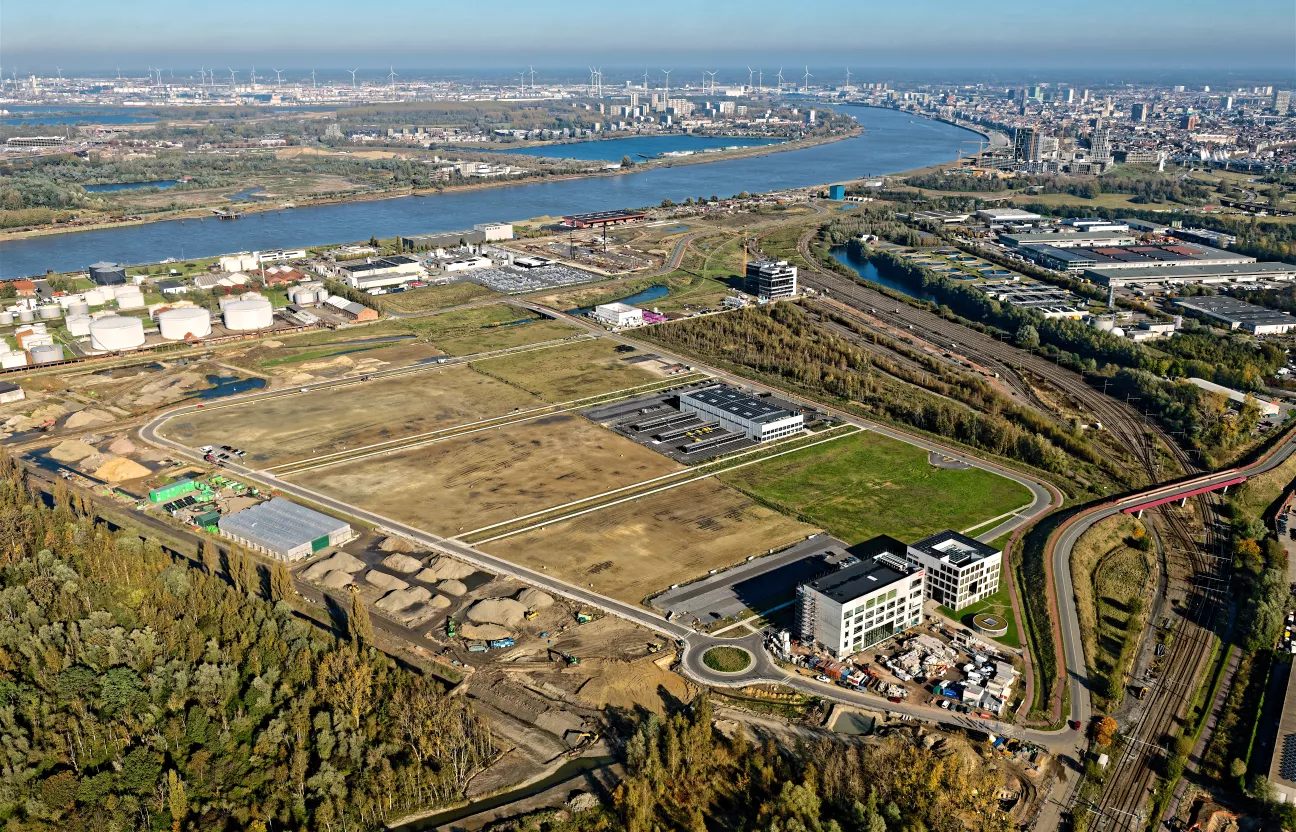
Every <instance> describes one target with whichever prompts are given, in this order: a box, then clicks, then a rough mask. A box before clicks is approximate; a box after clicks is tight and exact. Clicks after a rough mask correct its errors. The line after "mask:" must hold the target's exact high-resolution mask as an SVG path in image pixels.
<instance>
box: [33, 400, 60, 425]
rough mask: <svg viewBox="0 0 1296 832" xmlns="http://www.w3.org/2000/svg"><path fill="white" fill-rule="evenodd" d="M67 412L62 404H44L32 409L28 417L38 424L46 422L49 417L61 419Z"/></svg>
mask: <svg viewBox="0 0 1296 832" xmlns="http://www.w3.org/2000/svg"><path fill="white" fill-rule="evenodd" d="M67 414H68V410H67V408H66V407H63V406H62V405H59V404H46V405H42V406H40V407H38V408H36V409H35V410H33V411H32V412H31V416H30V417H28V418H30V419H31V420H32V421H33V422H35V423H36V424H38V425H39V424H40V423H41V422H48V421H49V420H50V419H61V418H63V417H64V416H66V415H67Z"/></svg>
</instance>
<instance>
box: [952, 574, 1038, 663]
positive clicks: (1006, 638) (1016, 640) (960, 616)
mask: <svg viewBox="0 0 1296 832" xmlns="http://www.w3.org/2000/svg"><path fill="white" fill-rule="evenodd" d="M939 609H940V611H941V614H942V615H944V616H946V617H947V618H952V619H953V620H955V621H958V622H961V623H962V624H963V626H965V627H967V628H968V629H969V630H971V629H972V619H973V618H974V617H975V616H978V615H980V614H981V613H983V612H988V613H992V614H994V615H999V616H1003V617H1004V618H1005V619H1007V621H1008V632H1006V633H1004V634H1003V636H1002V637H1001V638H996V639H991V640H992V641H997V642H999V643H1000V644H1003V645H1007V646H1008V647H1012V648H1018V647H1021V646H1022V645H1021V636H1019V635H1018V634H1017V616H1015V615H1013V608H1012V599H1011V598H1009V597H1008V588H1007V587H1002V588H1001V589H1000V590H999V591H998V592H996V593H995V594H994V595H991V596H990V597H988V598H983V599H981V600H980V601H977V602H976V603H975V604H973V605H971V606H969V607H965V608H963V609H961V610H959V611H958V612H955V611H954V610H952V609H950V608H949V607H940V608H939ZM982 638H988V636H982Z"/></svg>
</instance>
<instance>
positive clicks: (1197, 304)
mask: <svg viewBox="0 0 1296 832" xmlns="http://www.w3.org/2000/svg"><path fill="white" fill-rule="evenodd" d="M1175 305H1176V306H1178V307H1179V308H1180V309H1184V310H1187V311H1189V312H1192V313H1194V314H1197V315H1201V316H1203V317H1206V318H1210V319H1211V320H1215V321H1219V322H1220V323H1223V324H1225V325H1227V326H1228V328H1229V329H1243V330H1246V331H1247V332H1250V333H1252V334H1254V335H1283V334H1285V333H1287V332H1290V331H1291V330H1292V329H1296V317H1293V316H1292V315H1290V314H1288V313H1286V312H1279V311H1278V310H1277V309H1269V308H1266V307H1264V306H1256V305H1255V304H1254V303H1247V302H1246V301H1244V300H1238V299H1237V298H1231V297H1229V296H1227V295H1216V296H1214V297H1196V298H1179V299H1177V300H1175Z"/></svg>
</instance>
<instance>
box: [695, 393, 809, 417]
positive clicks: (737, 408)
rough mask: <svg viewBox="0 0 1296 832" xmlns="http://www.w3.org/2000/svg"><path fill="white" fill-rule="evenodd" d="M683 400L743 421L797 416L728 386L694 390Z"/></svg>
mask: <svg viewBox="0 0 1296 832" xmlns="http://www.w3.org/2000/svg"><path fill="white" fill-rule="evenodd" d="M680 398H681V399H691V400H692V401H695V402H698V403H700V404H705V405H710V406H711V407H714V408H718V409H720V410H723V411H725V412H726V413H732V414H733V415H734V416H737V417H739V418H742V419H747V420H749V421H752V422H769V421H773V420H775V419H783V418H786V417H788V416H793V415H795V414H794V413H793V412H792V411H790V410H788V409H787V408H785V407H782V406H780V405H777V404H774V403H773V402H771V401H769V400H767V399H761V398H758V397H756V396H753V395H751V394H749V393H744V392H743V391H741V390H739V389H737V388H736V387H730V386H729V385H727V384H718V385H716V386H715V387H707V388H705V389H702V390H693V391H690V392H688V393H683V394H681V395H680Z"/></svg>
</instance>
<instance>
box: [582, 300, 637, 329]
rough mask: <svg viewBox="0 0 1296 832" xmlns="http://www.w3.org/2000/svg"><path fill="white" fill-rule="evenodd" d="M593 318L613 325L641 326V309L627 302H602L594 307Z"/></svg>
mask: <svg viewBox="0 0 1296 832" xmlns="http://www.w3.org/2000/svg"><path fill="white" fill-rule="evenodd" d="M594 319H595V320H597V321H598V322H599V323H603V324H606V325H608V326H614V327H625V326H643V322H644V316H643V310H642V309H640V308H638V307H636V306H631V305H629V304H628V303H603V304H599V305H598V306H596V307H594Z"/></svg>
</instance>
